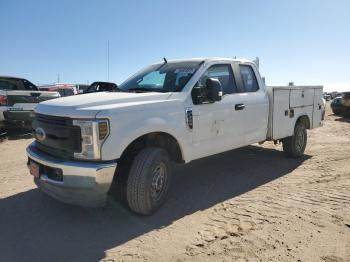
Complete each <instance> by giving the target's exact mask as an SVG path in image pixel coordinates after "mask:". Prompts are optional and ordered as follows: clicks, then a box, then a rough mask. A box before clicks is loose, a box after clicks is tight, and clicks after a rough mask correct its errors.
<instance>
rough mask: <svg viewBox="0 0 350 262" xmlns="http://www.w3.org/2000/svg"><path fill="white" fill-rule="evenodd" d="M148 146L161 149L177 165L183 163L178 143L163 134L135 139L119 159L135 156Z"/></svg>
mask: <svg viewBox="0 0 350 262" xmlns="http://www.w3.org/2000/svg"><path fill="white" fill-rule="evenodd" d="M150 146H154V147H160V148H163V149H165V150H166V151H167V152H168V154H169V156H170V158H171V160H173V161H175V162H177V163H181V162H183V158H182V153H181V149H180V146H179V143H178V142H177V140H176V139H175V138H174V137H173V136H172V135H169V134H168V133H164V132H153V133H148V134H146V135H143V136H140V137H139V138H137V139H135V140H134V141H133V142H131V143H130V144H129V145H128V147H127V148H126V149H125V150H124V152H123V153H122V155H121V159H122V158H124V155H127V156H129V157H130V154H131V155H134V156H136V155H137V153H138V152H139V151H140V150H142V149H143V148H145V147H150Z"/></svg>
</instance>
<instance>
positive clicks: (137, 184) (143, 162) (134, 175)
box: [126, 147, 172, 215]
mask: <svg viewBox="0 0 350 262" xmlns="http://www.w3.org/2000/svg"><path fill="white" fill-rule="evenodd" d="M171 173H172V172H171V163H170V159H169V156H168V153H167V152H166V151H165V150H164V149H161V148H156V147H149V148H145V149H143V150H141V152H140V153H139V154H138V155H137V156H136V157H135V159H134V161H133V163H132V166H131V169H130V173H129V177H128V181H127V188H126V191H127V201H128V205H129V207H130V209H131V210H132V211H134V212H136V213H139V214H142V215H150V214H152V213H154V212H155V211H156V210H157V209H158V208H159V207H160V206H161V205H162V204H163V203H164V202H165V199H166V197H167V194H168V191H169V187H170V181H171Z"/></svg>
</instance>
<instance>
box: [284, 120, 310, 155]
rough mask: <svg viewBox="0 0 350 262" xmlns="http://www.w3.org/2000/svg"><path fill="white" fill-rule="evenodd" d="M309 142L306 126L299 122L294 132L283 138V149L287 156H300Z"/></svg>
mask: <svg viewBox="0 0 350 262" xmlns="http://www.w3.org/2000/svg"><path fill="white" fill-rule="evenodd" d="M306 143H307V133H306V128H305V126H304V125H303V124H301V123H298V124H296V126H295V128H294V134H293V135H292V136H290V137H286V138H284V139H283V140H282V144H283V151H284V153H285V154H286V155H287V156H290V157H293V158H298V157H301V156H302V155H303V154H304V151H305V148H306Z"/></svg>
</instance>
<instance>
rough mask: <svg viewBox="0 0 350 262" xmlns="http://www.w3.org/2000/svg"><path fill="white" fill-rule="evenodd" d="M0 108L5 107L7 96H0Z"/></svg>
mask: <svg viewBox="0 0 350 262" xmlns="http://www.w3.org/2000/svg"><path fill="white" fill-rule="evenodd" d="M0 106H7V96H0Z"/></svg>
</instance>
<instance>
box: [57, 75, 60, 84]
mask: <svg viewBox="0 0 350 262" xmlns="http://www.w3.org/2000/svg"><path fill="white" fill-rule="evenodd" d="M59 82H60V74H57V84H58V83H59Z"/></svg>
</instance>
